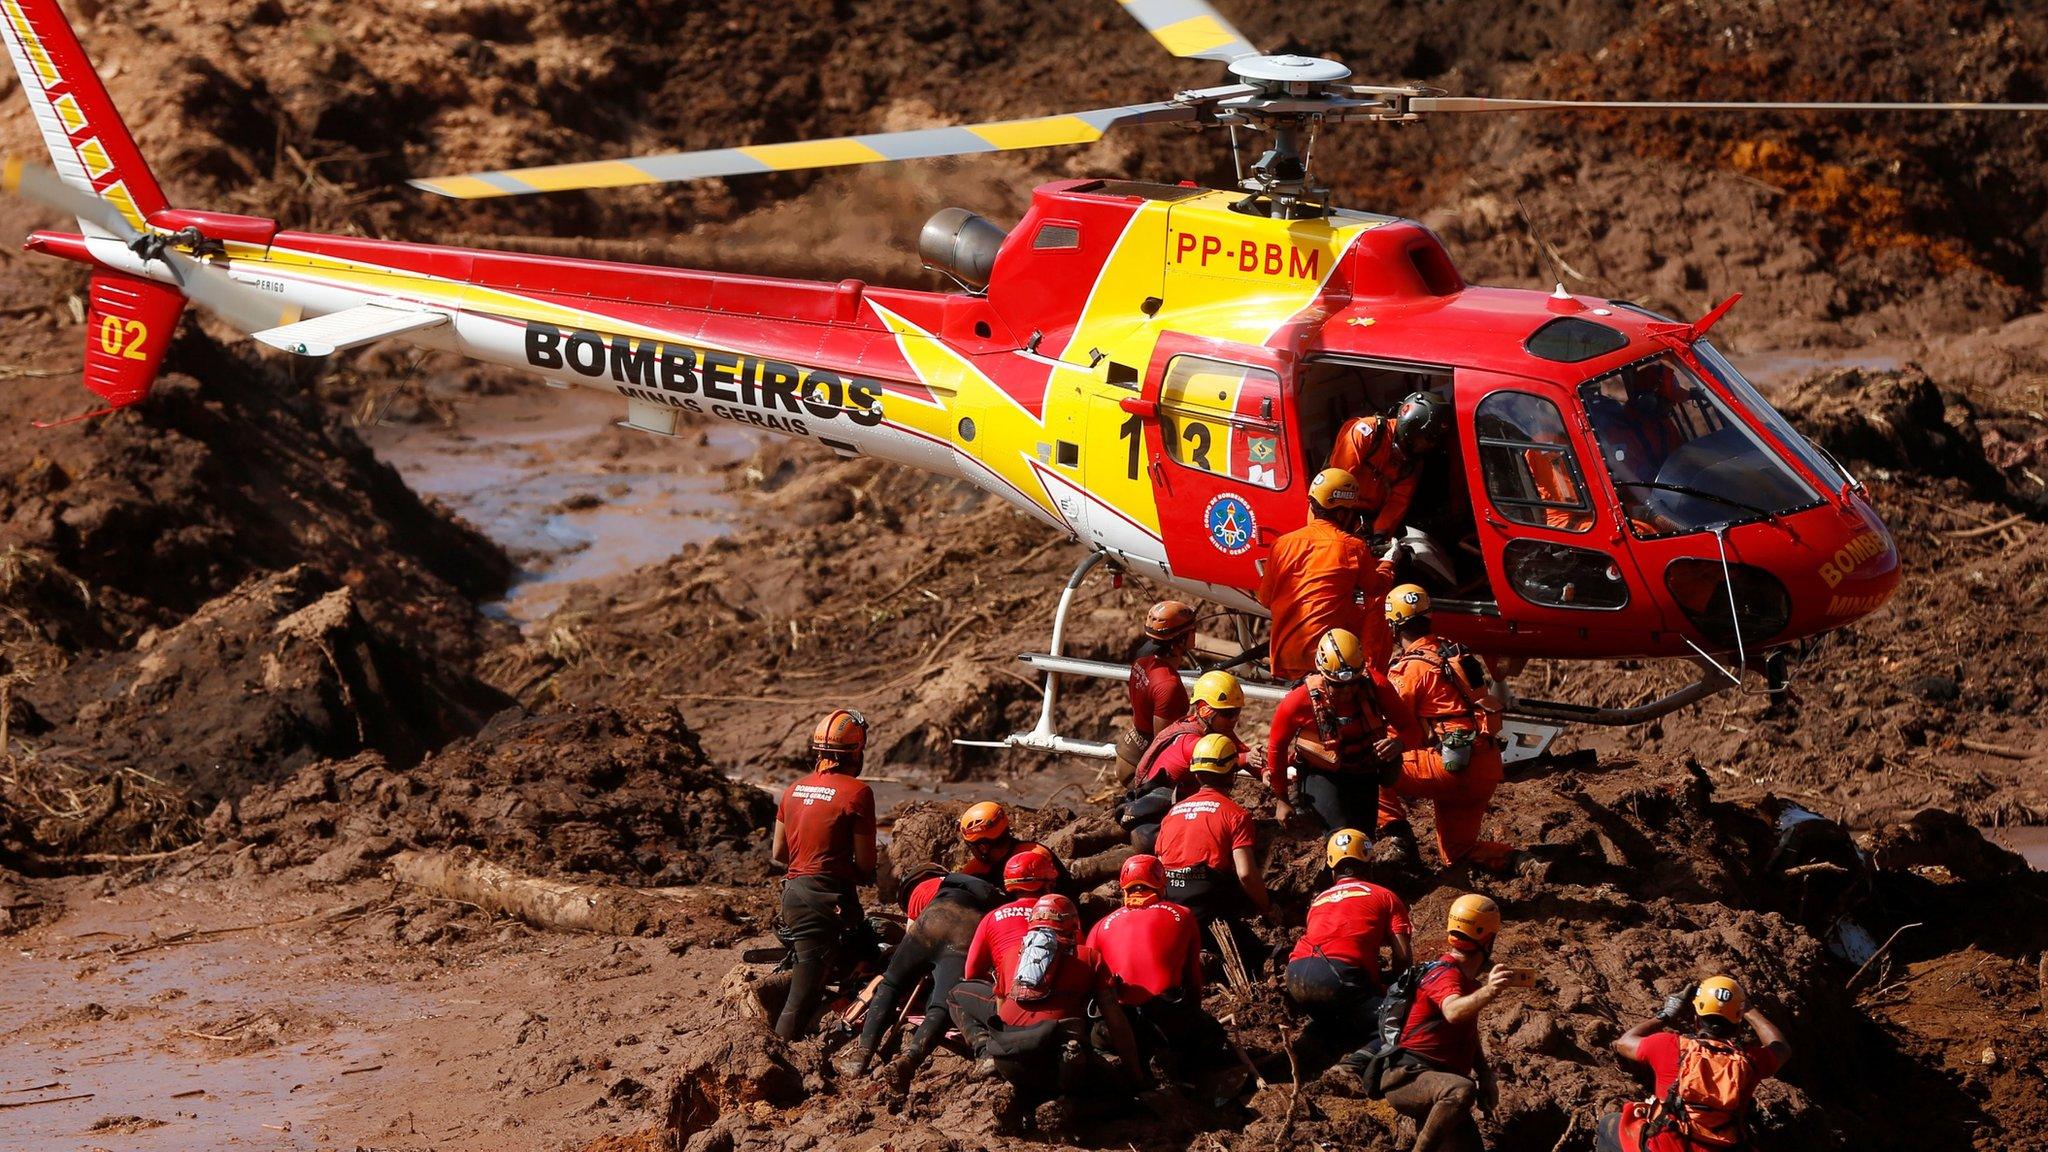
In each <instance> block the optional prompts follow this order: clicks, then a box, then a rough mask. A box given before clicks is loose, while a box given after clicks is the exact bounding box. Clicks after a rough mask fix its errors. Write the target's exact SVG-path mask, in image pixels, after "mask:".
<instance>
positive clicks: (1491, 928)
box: [1446, 892, 1500, 947]
mask: <svg viewBox="0 0 2048 1152" xmlns="http://www.w3.org/2000/svg"><path fill="white" fill-rule="evenodd" d="M1449 919H1450V922H1449V923H1448V924H1447V925H1446V927H1447V928H1448V929H1449V931H1450V933H1451V935H1452V936H1453V937H1454V938H1460V937H1461V938H1463V939H1465V940H1469V941H1471V942H1472V943H1474V944H1477V945H1480V946H1481V947H1484V946H1486V945H1488V944H1491V943H1493V938H1494V936H1496V935H1498V934H1499V932H1500V905H1498V904H1495V903H1494V902H1493V901H1492V900H1490V899H1488V898H1487V897H1484V896H1481V895H1479V894H1478V893H1476V892H1468V893H1466V894H1465V895H1463V896H1460V897H1458V898H1457V899H1456V900H1453V901H1451V915H1450V918H1449ZM1451 942H1452V944H1454V945H1455V944H1456V943H1457V942H1458V941H1457V939H1453V940H1452V941H1451Z"/></svg>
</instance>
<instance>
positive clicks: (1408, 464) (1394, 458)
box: [1329, 392, 1451, 536]
mask: <svg viewBox="0 0 2048 1152" xmlns="http://www.w3.org/2000/svg"><path fill="white" fill-rule="evenodd" d="M1450 431H1451V413H1450V406H1449V405H1447V404H1445V403H1444V402H1443V401H1442V400H1441V399H1438V398H1437V397H1436V396H1435V395H1432V394H1431V393H1428V392H1415V393H1411V394H1409V396H1408V397H1407V398H1406V399H1404V400H1402V401H1401V405H1400V407H1398V408H1396V409H1394V415H1393V416H1392V417H1386V416H1353V417H1352V418H1351V419H1349V420H1347V421H1345V422H1344V426H1343V427H1342V428H1339V429H1338V430H1337V443H1336V445H1335V446H1333V447H1332V448H1331V449H1330V464H1329V466H1330V467H1332V468H1341V469H1343V470H1344V471H1346V472H1349V473H1351V475H1352V476H1354V477H1356V478H1357V479H1358V481H1359V483H1360V490H1361V491H1370V490H1372V489H1374V488H1377V489H1378V490H1379V491H1380V492H1381V493H1382V495H1381V496H1380V497H1379V498H1378V500H1377V501H1374V502H1370V503H1368V504H1367V506H1366V507H1367V511H1369V512H1370V513H1371V519H1370V523H1371V526H1372V532H1371V534H1372V535H1374V536H1390V535H1392V534H1393V533H1394V532H1396V531H1398V530H1399V529H1400V527H1401V522H1402V521H1403V520H1405V519H1407V518H1408V506H1409V504H1411V503H1413V502H1414V500H1415V483H1416V481H1417V480H1418V479H1420V477H1421V475H1422V463H1423V459H1424V458H1425V457H1427V456H1428V455H1429V454H1430V453H1432V452H1434V451H1436V450H1437V449H1438V448H1440V447H1441V446H1442V445H1443V442H1444V440H1445V438H1446V437H1447V436H1448V435H1449V434H1450ZM1367 477H1372V478H1373V479H1376V480H1377V481H1378V484H1377V485H1373V484H1370V483H1369V482H1368V481H1367Z"/></svg>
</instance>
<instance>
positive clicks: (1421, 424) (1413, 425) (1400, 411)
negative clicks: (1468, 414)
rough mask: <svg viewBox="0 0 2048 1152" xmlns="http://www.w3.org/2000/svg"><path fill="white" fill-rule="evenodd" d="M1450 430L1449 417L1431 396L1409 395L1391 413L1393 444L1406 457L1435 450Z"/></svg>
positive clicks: (1440, 401) (1413, 393)
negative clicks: (1397, 446)
mask: <svg viewBox="0 0 2048 1152" xmlns="http://www.w3.org/2000/svg"><path fill="white" fill-rule="evenodd" d="M1450 429H1451V414H1450V413H1449V412H1447V411H1445V408H1444V402H1443V401H1442V400H1439V399H1437V398H1436V396H1435V395H1434V394H1432V393H1429V392H1411V393H1409V395H1408V398H1407V399H1405V400H1403V401H1401V406H1400V407H1399V408H1396V409H1395V410H1394V443H1395V444H1397V445H1399V446H1400V449H1401V451H1402V452H1404V453H1406V454H1408V455H1410V456H1417V455H1421V454H1422V453H1424V452H1428V451H1429V450H1430V449H1432V448H1435V447H1436V446H1437V445H1438V444H1440V443H1442V442H1443V438H1444V434H1445V433H1447V432H1449V431H1450Z"/></svg>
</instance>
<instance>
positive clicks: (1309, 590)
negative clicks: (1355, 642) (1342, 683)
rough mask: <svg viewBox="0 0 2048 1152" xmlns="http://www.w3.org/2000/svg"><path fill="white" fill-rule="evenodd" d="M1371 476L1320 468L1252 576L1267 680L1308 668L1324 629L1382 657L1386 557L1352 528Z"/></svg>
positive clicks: (1358, 521)
mask: <svg viewBox="0 0 2048 1152" xmlns="http://www.w3.org/2000/svg"><path fill="white" fill-rule="evenodd" d="M1377 483H1378V481H1377V480H1374V481H1370V482H1361V481H1359V480H1357V479H1356V478H1354V477H1353V476H1352V475H1351V473H1349V472H1346V471H1344V470H1342V469H1339V468H1325V469H1323V470H1322V471H1321V472H1319V473H1317V474H1316V478H1315V481H1314V482H1313V483H1311V484H1310V485H1309V490H1308V494H1309V512H1310V516H1309V521H1308V523H1306V524H1304V525H1302V526H1301V527H1299V528H1296V529H1295V530H1294V531H1292V532H1289V533H1287V534H1286V535H1285V536H1282V537H1280V538H1279V539H1278V540H1275V541H1274V542H1273V551H1272V554H1271V555H1269V556H1267V557H1266V569H1265V572H1264V574H1263V575H1261V576H1260V577H1259V603H1261V604H1263V605H1265V606H1266V611H1267V612H1268V613H1269V614H1271V616H1272V617H1273V627H1272V635H1271V639H1270V641H1269V647H1268V649H1267V654H1266V661H1267V663H1268V665H1270V666H1271V668H1272V670H1273V678H1274V679H1275V680H1299V679H1301V678H1302V677H1303V676H1306V675H1308V674H1309V673H1310V672H1313V671H1315V652H1316V644H1317V643H1318V642H1320V641H1321V640H1322V638H1323V637H1324V635H1326V634H1327V633H1328V632H1329V631H1330V630H1331V629H1332V628H1341V629H1343V630H1344V631H1346V632H1349V633H1351V634H1352V635H1354V636H1357V637H1359V638H1361V639H1362V640H1364V642H1365V646H1366V655H1367V658H1368V659H1369V660H1371V661H1372V662H1374V663H1376V664H1384V663H1385V661H1386V653H1387V631H1386V625H1385V623H1384V622H1382V621H1381V620H1380V619H1379V615H1380V614H1379V612H1378V611H1376V608H1377V606H1378V605H1379V603H1380V601H1381V600H1382V599H1383V598H1385V596H1386V594H1387V589H1388V588H1390V587H1392V586H1393V583H1394V562H1393V561H1392V560H1391V559H1388V560H1381V559H1378V558H1376V557H1375V556H1373V554H1372V549H1371V548H1370V547H1368V546H1367V544H1366V542H1365V541H1364V540H1363V539H1361V538H1360V537H1359V535H1358V531H1359V529H1360V527H1361V526H1362V524H1363V522H1364V516H1365V512H1364V509H1365V508H1367V507H1368V506H1369V504H1368V501H1369V499H1371V498H1372V494H1371V493H1369V492H1368V491H1367V490H1368V489H1369V488H1371V487H1372V486H1373V485H1376V484H1377Z"/></svg>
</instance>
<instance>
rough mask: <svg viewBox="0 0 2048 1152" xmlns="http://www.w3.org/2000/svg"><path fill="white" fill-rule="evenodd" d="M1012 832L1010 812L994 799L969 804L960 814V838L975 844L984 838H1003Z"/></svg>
mask: <svg viewBox="0 0 2048 1152" xmlns="http://www.w3.org/2000/svg"><path fill="white" fill-rule="evenodd" d="M1009 834H1010V814H1009V813H1008V812H1005V811H1003V806H1002V805H1001V804H998V803H996V802H995V801H993V800H983V801H982V802H981V803H979V804H970V805H968V808H967V811H965V812H962V813H961V814H960V839H962V840H965V841H967V842H968V843H969V844H973V843H975V842H977V841H982V840H1001V839H1002V838H1003V837H1005V836H1008V835H1009Z"/></svg>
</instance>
